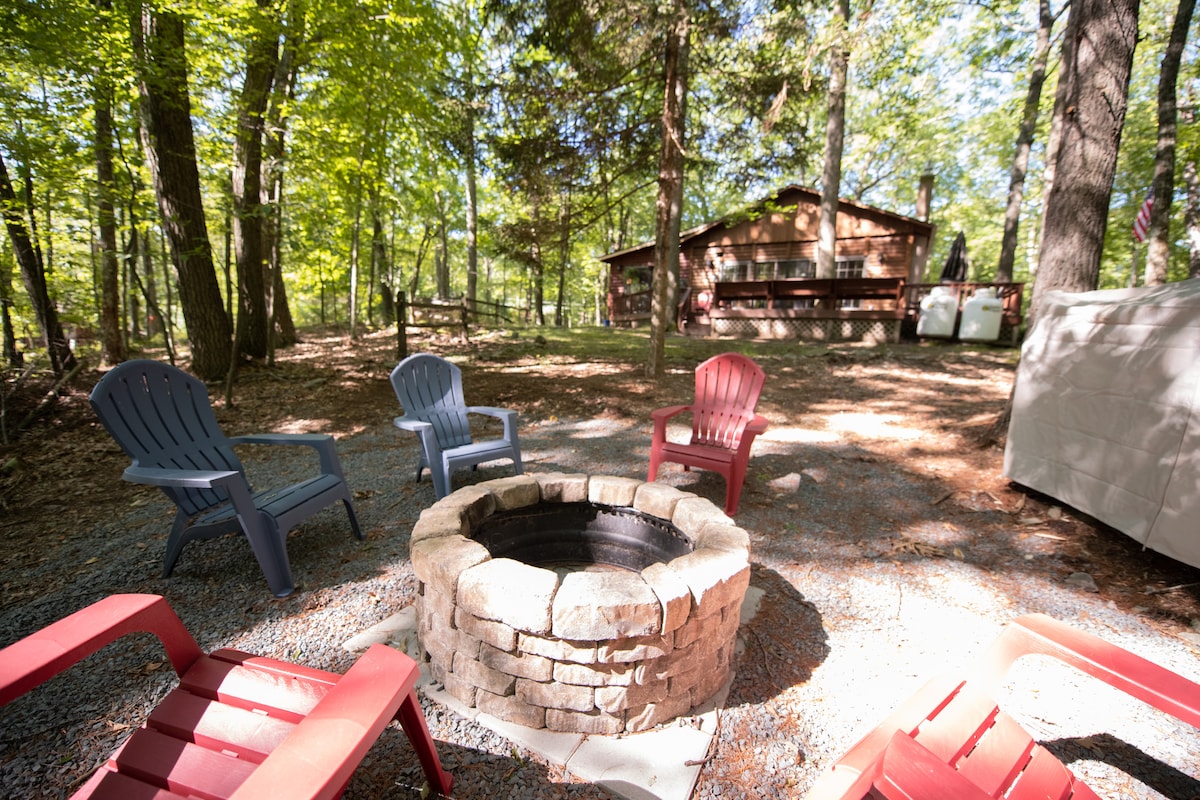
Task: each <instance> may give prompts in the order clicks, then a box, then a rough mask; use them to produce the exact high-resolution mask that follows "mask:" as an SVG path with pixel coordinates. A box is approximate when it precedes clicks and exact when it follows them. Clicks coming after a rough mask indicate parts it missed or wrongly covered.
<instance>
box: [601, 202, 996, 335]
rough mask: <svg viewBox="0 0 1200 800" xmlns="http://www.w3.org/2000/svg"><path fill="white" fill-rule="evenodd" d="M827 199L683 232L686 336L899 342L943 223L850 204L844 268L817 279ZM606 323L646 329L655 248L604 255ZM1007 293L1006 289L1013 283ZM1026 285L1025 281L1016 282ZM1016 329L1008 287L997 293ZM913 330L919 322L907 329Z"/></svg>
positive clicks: (843, 232)
mask: <svg viewBox="0 0 1200 800" xmlns="http://www.w3.org/2000/svg"><path fill="white" fill-rule="evenodd" d="M820 206H821V196H820V194H819V193H817V192H815V191H813V190H812V189H807V188H804V187H802V186H796V185H791V186H788V187H786V188H784V189H782V190H780V191H779V192H777V193H776V194H775V195H774V196H772V197H770V198H767V199H765V200H762V201H759V202H757V203H755V204H753V205H752V206H750V207H749V208H747V209H744V210H742V211H739V212H735V213H733V214H728V215H726V216H724V217H721V218H720V219H717V220H714V221H712V222H709V223H706V224H704V225H701V226H699V227H696V228H693V229H691V230H688V231H684V232H683V233H682V234H681V235H680V249H679V274H680V291H679V313H678V323H679V327H680V329H681V330H683V331H685V332H689V333H701V334H706V333H710V334H712V335H714V336H736V337H752V338H776V339H815V340H825V341H839V340H840V341H845V340H869V341H896V340H898V339H899V337H900V332H901V326H902V324H904V323H906V322H907V323H912V322H913V321H914V320H915V315H916V314H917V313H919V307H920V302H921V298H922V297H923V296H924V294H925V293H927V292H928V289H929V288H930V286H931V285H930V284H923V283H922V281H923V278H924V275H925V271H926V267H927V266H928V262H929V249H930V242H931V240H932V237H933V231H934V226H933V225H931V224H930V223H928V222H925V221H923V220H919V219H916V218H913V217H906V216H902V215H900V214H893V213H891V212H888V211H883V210H881V209H878V208H873V207H871V206H865V205H860V204H858V203H853V202H850V201H848V200H841V201H840V202H839V203H838V212H837V220H836V237H837V245H836V253H835V259H836V268H837V274H836V276H835V277H834V278H832V279H824V280H817V279H816V277H815V275H816V260H817V227H818V220H819V217H820ZM601 260H602V261H604V262H606V263H607V264H608V265H609V290H608V311H609V319H610V320H611V322H612V324H613V325H617V326H637V325H641V324H648V321H649V319H650V284H651V275H652V273H653V269H654V243H653V242H648V243H645V244H641V245H638V246H637V247H631V248H628V249H626V250H621V251H619V252H615V253H610V254H608V255H606V256H603V257H601ZM1006 286H1007V285H1006ZM1014 286H1018V287H1019V285H1014ZM999 293H1000V295H1001V297H1002V298H1005V303H1006V306H1005V308H1006V320H1007V321H1008V322H1010V323H1011V324H1010V328H1011V330H1015V329H1016V327H1015V325H1017V324H1019V314H1020V289H1019V288H1018V289H1017V290H1016V296H1015V305H1016V319H1015V322H1014V319H1010V317H1012V315H1011V314H1009V313H1007V312H1008V311H1009V310H1010V306H1012V305H1013V295H1012V290H1011V288H1010V289H1009V290H1008V292H1007V294H1005V291H1004V290H1003V289H1002V290H1001V291H1000V292H999ZM910 327H911V325H910Z"/></svg>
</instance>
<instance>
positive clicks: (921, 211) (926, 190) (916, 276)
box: [908, 165, 933, 283]
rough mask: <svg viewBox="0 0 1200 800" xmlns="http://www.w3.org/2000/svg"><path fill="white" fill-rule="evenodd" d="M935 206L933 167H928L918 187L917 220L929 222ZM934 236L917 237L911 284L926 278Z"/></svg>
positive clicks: (913, 252) (915, 239)
mask: <svg viewBox="0 0 1200 800" xmlns="http://www.w3.org/2000/svg"><path fill="white" fill-rule="evenodd" d="M931 205H933V166H932V165H926V167H925V174H924V175H922V176H921V183H920V185H919V186H918V187H917V219H919V220H921V221H922V222H929V208H930V206H931ZM932 239H933V236H932V234H931V235H930V237H929V238H925V237H924V236H915V237H914V241H913V249H912V261H911V262H909V267H908V281H909V283H921V282H922V280H924V277H925V269H926V267H928V266H929V250H930V247H931V245H932Z"/></svg>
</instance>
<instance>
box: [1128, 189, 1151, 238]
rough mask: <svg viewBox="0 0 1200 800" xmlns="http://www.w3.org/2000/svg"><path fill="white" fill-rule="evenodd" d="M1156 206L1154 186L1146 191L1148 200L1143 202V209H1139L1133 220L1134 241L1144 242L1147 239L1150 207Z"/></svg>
mask: <svg viewBox="0 0 1200 800" xmlns="http://www.w3.org/2000/svg"><path fill="white" fill-rule="evenodd" d="M1152 208H1154V187H1153V186H1152V187H1150V191H1148V192H1146V202H1144V203H1142V207H1141V209H1139V210H1138V213H1137V216H1136V217H1135V218H1134V220H1133V238H1134V241H1138V242H1143V241H1145V240H1146V231H1147V230H1148V229H1149V228H1150V209H1152Z"/></svg>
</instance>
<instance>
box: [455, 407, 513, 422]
mask: <svg viewBox="0 0 1200 800" xmlns="http://www.w3.org/2000/svg"><path fill="white" fill-rule="evenodd" d="M466 412H467V413H468V414H486V415H487V416H489V417H495V418H496V419H504V418H505V417H515V416H516V415H517V412H516V411H514V410H512V409H511V408H496V407H495V406H467V407H466Z"/></svg>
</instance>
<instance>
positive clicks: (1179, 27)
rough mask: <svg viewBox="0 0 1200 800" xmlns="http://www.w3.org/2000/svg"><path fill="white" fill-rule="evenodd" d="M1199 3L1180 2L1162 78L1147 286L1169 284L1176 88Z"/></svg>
mask: <svg viewBox="0 0 1200 800" xmlns="http://www.w3.org/2000/svg"><path fill="white" fill-rule="evenodd" d="M1195 8H1196V0H1179V7H1178V8H1177V9H1176V10H1175V24H1174V25H1172V26H1171V36H1170V38H1169V39H1168V40H1167V49H1166V52H1165V53H1163V60H1162V68H1161V71H1160V72H1159V75H1158V145H1157V146H1156V147H1155V150H1154V204H1153V205H1151V206H1150V229H1149V231H1148V232H1147V234H1146V239H1147V241H1148V242H1149V246H1148V247H1147V248H1146V285H1147V286H1156V285H1158V284H1162V283H1166V282H1167V264H1168V262H1169V261H1170V256H1171V239H1170V227H1171V203H1172V200H1173V197H1174V194H1175V136H1176V130H1177V125H1178V122H1177V119H1176V117H1177V109H1176V101H1175V84H1176V82H1177V81H1178V78H1179V62H1180V61H1181V60H1182V58H1183V48H1184V46H1185V45H1186V44H1187V35H1188V26H1189V25H1190V23H1191V21H1192V12H1193V11H1194V10H1195Z"/></svg>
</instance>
